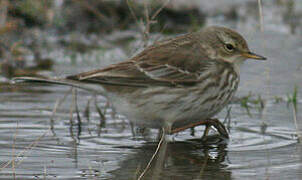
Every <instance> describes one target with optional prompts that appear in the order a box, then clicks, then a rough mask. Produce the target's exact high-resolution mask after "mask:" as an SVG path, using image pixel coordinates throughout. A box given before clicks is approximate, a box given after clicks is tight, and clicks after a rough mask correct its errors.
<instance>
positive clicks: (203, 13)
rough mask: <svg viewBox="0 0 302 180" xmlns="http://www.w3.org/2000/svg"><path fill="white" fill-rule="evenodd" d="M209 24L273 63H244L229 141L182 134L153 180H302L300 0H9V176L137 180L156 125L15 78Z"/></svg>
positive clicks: (2, 50) (1, 36) (3, 41)
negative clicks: (135, 123) (236, 35)
mask: <svg viewBox="0 0 302 180" xmlns="http://www.w3.org/2000/svg"><path fill="white" fill-rule="evenodd" d="M210 25H220V26H225V27H229V28H232V29H235V30H237V31H238V32H240V33H241V34H242V35H243V36H244V37H245V38H246V39H247V41H248V44H249V45H250V49H251V50H253V51H255V52H257V53H258V54H261V55H263V56H265V57H267V58H268V60H267V61H266V62H255V61H247V62H246V63H245V65H244V66H243V67H242V69H241V82H240V86H239V91H238V93H237V95H236V97H235V98H234V99H233V100H232V103H231V104H230V105H229V106H228V107H227V108H225V109H224V110H223V111H222V112H221V113H219V114H218V116H217V117H218V118H219V119H220V120H221V121H222V122H224V123H225V125H226V126H227V127H228V130H229V132H230V136H231V139H230V140H229V141H228V142H225V141H221V140H220V139H219V138H215V131H213V132H212V134H213V139H212V140H211V141H210V142H208V143H206V144H204V143H201V142H200V141H199V139H200V137H201V135H202V133H203V129H204V127H197V128H195V129H194V130H187V131H184V132H181V133H179V134H177V135H174V136H173V139H174V141H171V142H170V143H168V144H166V146H165V147H164V148H163V149H164V151H165V153H163V154H164V155H162V156H160V157H159V158H157V160H156V161H155V163H153V165H152V166H151V169H150V170H149V171H148V173H147V174H146V179H299V180H300V179H302V156H301V154H302V147H301V138H302V135H301V129H302V115H301V111H302V108H301V104H302V98H301V93H302V90H301V88H302V87H301V85H302V1H301V0H262V1H261V0H233V1H228V0H211V1H208V0H148V1H147V0H144V1H140V0H0V134H1V135H0V179H137V177H138V176H139V175H140V174H141V172H142V171H143V170H144V168H145V167H146V165H147V163H148V161H149V160H150V158H151V156H152V154H153V153H154V151H155V149H156V146H157V142H158V137H157V134H158V132H157V130H153V129H139V128H136V127H131V126H130V125H129V123H128V121H127V119H126V118H125V117H123V116H122V115H119V114H118V112H115V110H114V109H112V108H111V107H110V102H107V100H106V99H105V98H104V97H102V96H100V95H98V96H95V95H92V94H91V93H89V92H86V91H81V90H78V91H77V92H76V91H75V90H70V89H69V88H68V87H61V86H46V85H32V84H27V85H23V84H10V80H11V78H13V77H16V76H38V77H39V76H65V75H70V74H76V73H79V72H83V71H87V70H92V69H95V68H101V67H104V66H107V65H109V64H113V63H117V62H120V61H122V60H125V59H127V58H129V57H132V56H134V55H135V54H137V53H138V52H140V51H141V50H142V49H143V48H144V47H146V46H148V45H151V44H152V43H153V42H155V41H159V40H162V39H165V38H169V37H174V36H176V35H179V34H183V33H187V32H193V31H198V30H200V29H201V28H203V27H207V26H210Z"/></svg>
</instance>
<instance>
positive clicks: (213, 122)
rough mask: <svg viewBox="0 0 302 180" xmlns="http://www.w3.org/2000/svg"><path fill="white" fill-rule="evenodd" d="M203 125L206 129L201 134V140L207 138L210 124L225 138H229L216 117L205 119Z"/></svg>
mask: <svg viewBox="0 0 302 180" xmlns="http://www.w3.org/2000/svg"><path fill="white" fill-rule="evenodd" d="M205 125H206V129H205V130H204V133H203V136H202V138H201V140H202V141H206V140H207V137H208V134H209V131H210V128H211V126H214V127H215V128H216V129H217V131H218V132H219V134H220V135H221V136H222V137H224V138H226V139H228V138H229V134H228V131H227V130H226V128H225V126H224V125H223V124H222V123H221V122H220V121H219V120H218V119H207V120H205Z"/></svg>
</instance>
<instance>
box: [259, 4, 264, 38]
mask: <svg viewBox="0 0 302 180" xmlns="http://www.w3.org/2000/svg"><path fill="white" fill-rule="evenodd" d="M258 9H259V22H260V30H261V31H262V32H263V13H262V1H261V0H258Z"/></svg>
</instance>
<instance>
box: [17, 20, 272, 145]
mask: <svg viewBox="0 0 302 180" xmlns="http://www.w3.org/2000/svg"><path fill="white" fill-rule="evenodd" d="M246 59H255V60H266V58H265V57H263V56H261V55H258V54H255V53H253V52H251V51H250V49H249V47H248V44H247V42H246V40H245V39H244V37H243V36H242V35H240V34H239V33H238V32H236V31H235V30H232V29H229V28H227V27H222V26H210V27H206V28H203V29H201V30H199V31H197V32H191V33H187V34H184V35H179V36H176V37H174V38H170V39H166V40H162V41H158V42H155V43H154V44H153V45H151V46H149V47H146V48H145V49H144V50H142V51H141V52H140V53H138V54H137V55H135V56H133V57H132V58H129V59H127V60H125V61H122V62H119V63H116V64H112V65H109V66H107V67H105V68H102V69H96V70H91V71H87V72H83V73H79V74H75V75H69V76H66V77H63V78H35V77H17V78H15V79H14V80H13V81H14V82H20V81H22V82H24V81H27V82H45V83H55V84H63V85H68V86H74V87H79V88H84V89H85V88H86V89H88V90H89V89H90V88H91V86H93V87H94V88H93V90H96V91H97V92H99V93H102V94H103V93H104V92H105V93H104V94H105V95H106V97H107V98H108V100H109V101H110V102H111V104H112V106H113V107H114V108H115V109H116V110H117V112H118V113H120V114H122V115H125V116H126V117H127V118H128V119H129V121H130V122H131V123H132V124H135V125H137V126H141V127H149V128H159V129H160V128H163V130H165V132H167V134H173V133H177V132H180V131H183V130H185V129H188V128H192V127H195V126H198V125H205V127H206V128H205V130H204V134H203V136H202V139H203V138H206V137H207V136H208V132H209V130H210V128H211V127H212V126H213V127H215V128H216V129H217V130H218V132H219V134H220V135H221V136H222V137H224V138H229V135H228V132H227V130H226V128H225V126H224V125H223V123H221V122H220V121H219V120H218V119H216V118H213V117H214V116H215V115H216V114H217V113H219V112H220V111H221V110H222V109H223V108H224V107H225V106H226V105H227V104H228V103H229V102H230V100H231V99H232V97H233V96H234V94H235V92H236V90H237V88H238V85H239V80H240V66H241V65H242V64H243V62H244V61H245V60H246Z"/></svg>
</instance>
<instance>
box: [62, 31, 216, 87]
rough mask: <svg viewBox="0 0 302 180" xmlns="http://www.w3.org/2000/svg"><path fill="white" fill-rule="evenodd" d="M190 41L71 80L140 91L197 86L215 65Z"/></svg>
mask: <svg viewBox="0 0 302 180" xmlns="http://www.w3.org/2000/svg"><path fill="white" fill-rule="evenodd" d="M190 37H191V36H188V35H185V36H181V37H179V38H176V39H173V40H170V41H168V42H167V41H163V42H162V43H157V44H155V45H153V46H150V47H149V48H147V49H145V50H144V51H143V52H141V53H140V54H138V55H137V56H135V57H133V58H131V59H130V60H128V61H124V62H121V63H118V64H113V65H111V66H109V67H107V68H104V69H101V70H94V71H89V72H85V73H81V74H77V75H73V76H68V77H67V79H73V80H78V81H83V82H91V83H105V84H111V85H125V86H137V87H148V86H151V85H152V86H154V85H158V86H191V85H194V84H196V83H198V82H199V81H200V75H201V74H202V73H203V72H204V71H205V70H206V69H207V68H208V67H209V62H211V61H209V57H206V56H205V55H204V54H205V53H204V52H203V49H202V47H200V46H199V44H198V43H197V42H195V41H194V40H192V39H191V38H190ZM180 42H181V43H180Z"/></svg>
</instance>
